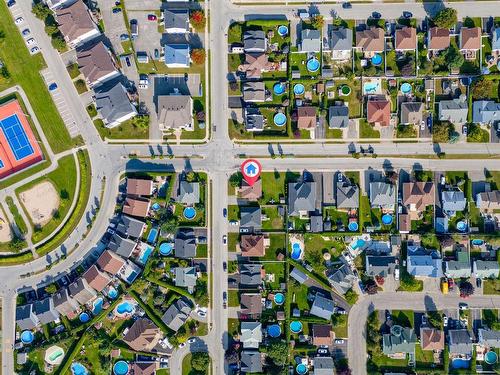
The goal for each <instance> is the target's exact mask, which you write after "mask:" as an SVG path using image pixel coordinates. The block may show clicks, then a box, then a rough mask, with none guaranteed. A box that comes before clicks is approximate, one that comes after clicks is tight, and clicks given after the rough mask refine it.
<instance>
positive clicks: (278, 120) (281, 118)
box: [273, 112, 286, 126]
mask: <svg viewBox="0 0 500 375" xmlns="http://www.w3.org/2000/svg"><path fill="white" fill-rule="evenodd" d="M273 120H274V125H276V126H283V125H285V124H286V115H285V114H284V113H281V112H278V113H276V114H275V115H274V119H273Z"/></svg>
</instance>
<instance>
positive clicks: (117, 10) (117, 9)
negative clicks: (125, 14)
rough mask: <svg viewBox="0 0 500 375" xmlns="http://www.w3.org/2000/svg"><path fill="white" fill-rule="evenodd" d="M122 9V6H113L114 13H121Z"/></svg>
mask: <svg viewBox="0 0 500 375" xmlns="http://www.w3.org/2000/svg"><path fill="white" fill-rule="evenodd" d="M121 11H122V8H118V7H115V8H113V13H114V14H116V13H120V12H121Z"/></svg>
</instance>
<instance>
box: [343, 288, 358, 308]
mask: <svg viewBox="0 0 500 375" xmlns="http://www.w3.org/2000/svg"><path fill="white" fill-rule="evenodd" d="M344 298H345V300H346V301H347V303H349V305H351V306H352V305H354V304H355V303H356V301H357V300H358V294H357V293H356V292H355V291H354V290H352V288H351V289H349V290H348V291H347V292H345V294H344Z"/></svg>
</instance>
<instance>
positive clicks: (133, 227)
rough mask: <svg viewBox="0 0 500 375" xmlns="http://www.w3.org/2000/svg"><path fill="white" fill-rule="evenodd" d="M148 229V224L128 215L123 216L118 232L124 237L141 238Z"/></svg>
mask: <svg viewBox="0 0 500 375" xmlns="http://www.w3.org/2000/svg"><path fill="white" fill-rule="evenodd" d="M145 229H146V223H145V222H143V221H140V220H137V219H135V218H133V217H130V216H127V215H121V216H120V219H119V222H118V225H117V226H116V231H117V232H118V233H120V234H121V235H122V236H123V237H132V238H140V237H141V236H142V234H143V233H144V230H145Z"/></svg>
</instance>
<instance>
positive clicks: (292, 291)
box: [287, 268, 309, 310]
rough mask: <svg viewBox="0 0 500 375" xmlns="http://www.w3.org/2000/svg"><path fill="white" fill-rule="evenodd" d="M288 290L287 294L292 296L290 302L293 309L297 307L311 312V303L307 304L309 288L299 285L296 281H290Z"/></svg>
mask: <svg viewBox="0 0 500 375" xmlns="http://www.w3.org/2000/svg"><path fill="white" fill-rule="evenodd" d="M290 270H291V268H290ZM287 288H288V291H287V294H288V295H289V296H290V298H289V299H288V300H289V302H290V305H291V306H292V308H293V307H297V308H298V309H299V310H309V303H308V302H307V293H308V288H307V286H306V285H304V284H299V283H297V282H296V281H295V280H294V279H289V280H288V286H287Z"/></svg>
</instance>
